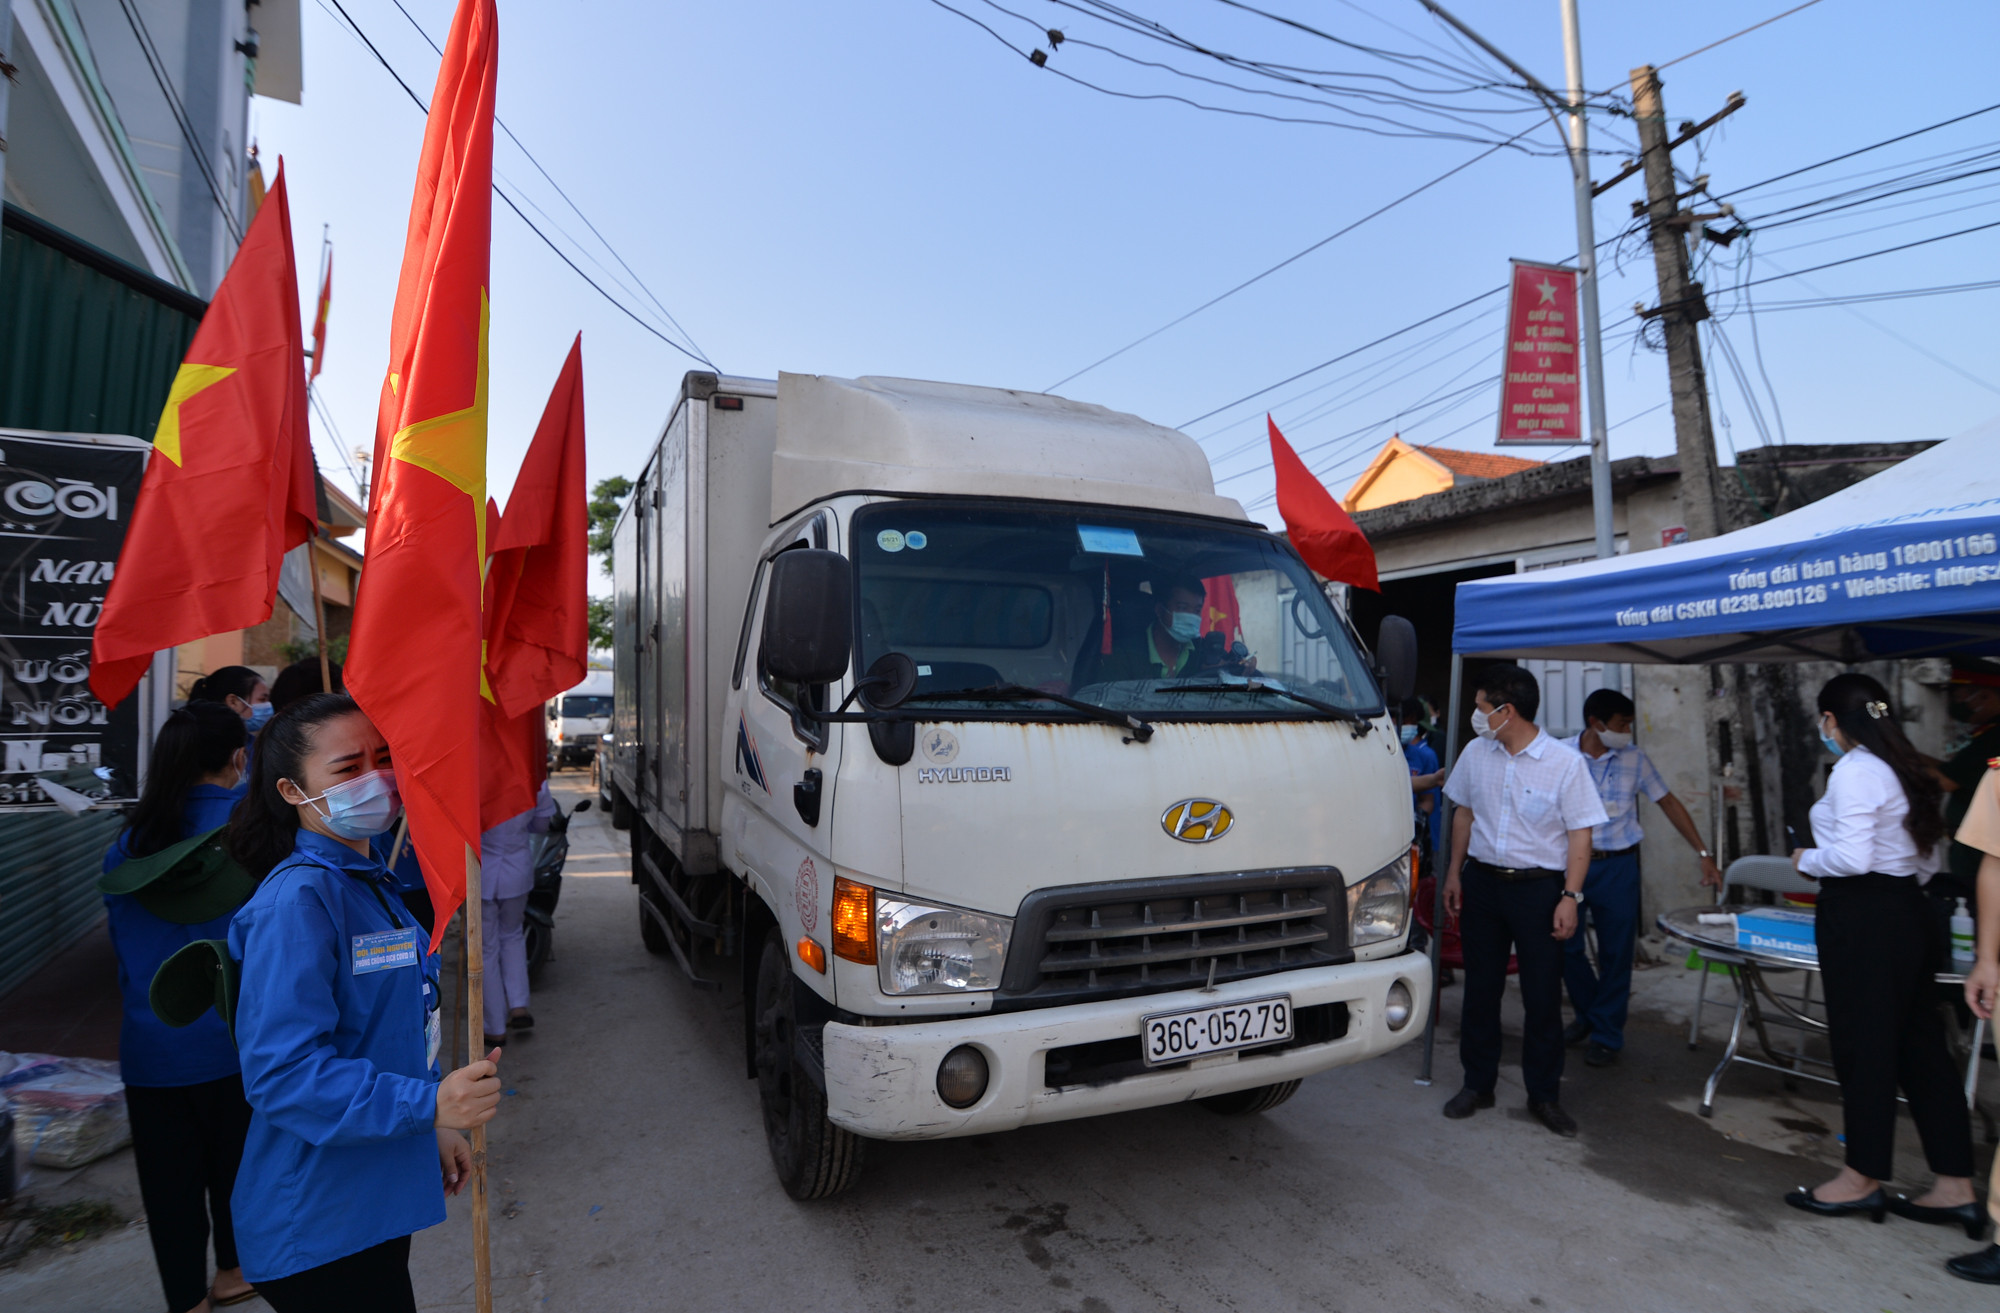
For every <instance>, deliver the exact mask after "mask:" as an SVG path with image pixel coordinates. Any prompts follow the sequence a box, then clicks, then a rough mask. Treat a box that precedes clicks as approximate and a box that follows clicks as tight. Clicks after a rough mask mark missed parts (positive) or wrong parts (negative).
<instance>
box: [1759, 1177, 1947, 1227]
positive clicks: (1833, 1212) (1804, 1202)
mask: <svg viewBox="0 0 2000 1313" xmlns="http://www.w3.org/2000/svg"><path fill="white" fill-rule="evenodd" d="M1785 1202H1786V1203H1788V1204H1790V1205H1791V1206H1792V1207H1794V1208H1796V1209H1799V1210H1800V1211H1801V1212H1807V1213H1813V1214H1815V1215H1817V1216H1820V1217H1846V1216H1847V1215H1848V1214H1849V1213H1866V1214H1868V1220H1869V1221H1871V1222H1880V1221H1881V1220H1882V1219H1883V1218H1885V1217H1887V1216H1888V1215H1889V1201H1888V1199H1887V1198H1886V1197H1885V1196H1884V1195H1883V1193H1882V1187H1881V1186H1879V1185H1878V1186H1876V1187H1875V1188H1874V1189H1873V1190H1870V1191H1869V1192H1868V1193H1867V1194H1865V1195H1862V1196H1861V1197H1860V1198H1859V1199H1850V1200H1848V1201H1847V1202H1845V1203H1838V1204H1830V1203H1828V1202H1826V1200H1824V1199H1821V1198H1819V1197H1817V1196H1816V1195H1814V1194H1813V1192H1812V1191H1810V1190H1794V1191H1792V1192H1791V1193H1790V1194H1788V1195H1786V1196H1785ZM1938 1211H1940V1212H1942V1211H1944V1210H1943V1209H1940V1210H1938Z"/></svg>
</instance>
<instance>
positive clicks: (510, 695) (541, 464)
mask: <svg viewBox="0 0 2000 1313" xmlns="http://www.w3.org/2000/svg"><path fill="white" fill-rule="evenodd" d="M583 441H584V437H583V335H582V334H578V335H577V339H576V341H575V342H574V343H572V344H571V346H570V349H569V356H568V358H567V359H566V360H564V361H563V367H562V372H561V373H560V374H558V375H557V377H556V385H555V388H554V390H552V391H551V392H550V393H549V402H548V405H547V406H546V407H545V408H544V409H543V411H542V422H541V423H540V424H539V425H537V426H536V428H535V438H534V441H533V442H531V443H530V444H529V445H528V454H527V456H526V458H525V459H523V460H522V462H521V472H520V474H519V475H517V476H516V477H515V479H514V491H513V492H512V493H510V494H509V495H508V497H507V513H506V514H505V515H504V516H499V517H498V519H499V525H498V527H497V528H495V529H494V530H492V539H491V541H492V544H493V555H492V558H491V560H490V561H489V563H488V565H487V570H486V673H487V681H488V683H489V684H490V686H491V687H492V690H493V705H491V706H489V707H488V708H487V710H488V712H489V715H488V717H487V728H488V734H489V737H488V739H487V743H488V749H487V750H488V754H489V756H488V759H487V760H486V761H485V762H484V763H483V766H484V770H485V779H484V783H485V795H484V798H483V800H482V810H483V813H484V816H483V822H482V823H483V824H484V825H485V826H486V827H487V828H489V829H490V828H492V827H493V826H495V825H497V824H499V823H500V822H501V821H504V820H506V819H507V818H508V817H510V816H518V815H519V814H521V813H522V812H524V811H526V810H527V809H528V808H530V807H532V806H534V805H535V792H536V790H537V789H538V788H540V786H541V782H542V779H543V777H544V775H545V774H546V766H547V761H548V756H547V743H546V734H547V731H546V730H545V729H544V728H543V726H542V704H543V703H544V702H546V701H548V700H549V699H550V698H552V697H555V696H557V695H558V694H560V693H562V692H563V691H564V690H565V689H570V688H574V687H576V685H577V684H578V683H580V682H581V681H582V679H583V676H584V671H585V670H586V669H587V666H588V657H589V647H590V636H589V623H588V614H587V612H588V607H589V602H590V599H589V593H588V583H587V580H588V577H589V557H590V544H589V533H590V507H589V500H590V499H589V493H588V491H587V490H586V488H585V484H584V468H583ZM488 504H489V505H490V504H491V503H490V502H489V503H488Z"/></svg>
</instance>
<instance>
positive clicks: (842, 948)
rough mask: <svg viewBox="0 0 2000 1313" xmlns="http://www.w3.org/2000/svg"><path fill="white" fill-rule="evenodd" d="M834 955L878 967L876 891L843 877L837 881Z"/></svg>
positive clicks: (835, 881) (838, 877) (834, 904)
mask: <svg viewBox="0 0 2000 1313" xmlns="http://www.w3.org/2000/svg"><path fill="white" fill-rule="evenodd" d="M833 955H834V956H835V957H840V958H846V959H847V960H848V961H849V962H859V963H860V964H861V965H862V966H874V965H875V891H874V890H873V889H870V888H869V887H868V886H867V885H865V884H856V883H855V882H854V881H852V880H848V879H843V878H842V877H840V876H835V877H834V880H833Z"/></svg>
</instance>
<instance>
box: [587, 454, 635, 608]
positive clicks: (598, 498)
mask: <svg viewBox="0 0 2000 1313" xmlns="http://www.w3.org/2000/svg"><path fill="white" fill-rule="evenodd" d="M631 495H632V480H630V479H627V478H624V477H623V476H621V475H616V474H614V475H612V476H611V477H610V478H608V479H601V480H599V481H598V484H597V486H596V487H595V488H592V489H591V490H590V552H591V555H593V556H601V557H603V558H604V573H606V574H610V573H611V529H612V526H613V525H615V524H617V523H618V512H619V510H620V509H621V508H622V504H623V502H624V500H625V498H627V497H629V496H631ZM593 605H594V604H593ZM594 619H595V614H594V613H593V621H594ZM605 623H606V624H607V625H609V623H610V619H609V617H608V615H607V617H606V621H605ZM592 632H593V633H594V632H595V630H593V631H592ZM608 632H609V631H608V630H607V633H608ZM605 645H606V646H607V647H608V646H610V641H609V639H608V638H607V639H606V643H605Z"/></svg>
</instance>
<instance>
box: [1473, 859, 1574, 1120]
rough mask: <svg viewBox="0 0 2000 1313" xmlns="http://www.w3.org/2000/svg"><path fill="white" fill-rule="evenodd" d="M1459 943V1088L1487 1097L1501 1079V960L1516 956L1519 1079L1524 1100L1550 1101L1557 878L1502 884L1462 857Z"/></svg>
mask: <svg viewBox="0 0 2000 1313" xmlns="http://www.w3.org/2000/svg"><path fill="white" fill-rule="evenodd" d="M1459 887H1460V892H1461V894H1462V899H1463V902H1462V908H1461V910H1460V912H1459V915H1458V935H1459V940H1460V942H1461V943H1463V944H1464V946H1465V1000H1464V1012H1463V1014H1462V1016H1461V1018H1460V1027H1459V1037H1458V1056H1459V1061H1460V1062H1461V1063H1463V1064H1464V1066H1465V1088H1466V1089H1468V1090H1474V1091H1476V1092H1478V1093H1480V1094H1491V1093H1492V1092H1493V1086H1494V1083H1495V1082H1496V1081H1498V1080H1499V1079H1500V997H1501V995H1502V994H1504V993H1505V992H1506V990H1507V955H1508V953H1509V952H1510V951H1511V952H1512V953H1513V954H1514V956H1515V957H1516V958H1517V959H1519V962H1520V972H1521V977H1520V978H1521V1003H1522V1007H1523V1008H1524V1010H1525V1012H1526V1016H1525V1017H1524V1019H1523V1022H1522V1029H1521V1077H1522V1080H1523V1082H1524V1083H1525V1084H1526V1085H1527V1087H1528V1098H1529V1099H1530V1100H1532V1101H1534V1102H1536V1103H1554V1102H1556V1101H1557V1099H1558V1097H1559V1096H1560V1094H1561V1090H1562V1074H1563V1040H1562V1028H1563V1022H1562V989H1563V945H1562V941H1561V940H1559V939H1557V938H1555V936H1554V934H1553V933H1552V932H1553V931H1554V928H1555V916H1556V902H1557V900H1558V899H1560V898H1561V897H1562V888H1563V882H1562V877H1561V876H1557V875H1546V876H1541V877H1539V878H1537V879H1532V880H1503V879H1501V878H1500V877H1499V876H1498V875H1495V874H1494V873H1493V872H1492V871H1490V870H1488V869H1487V867H1486V865H1485V863H1483V862H1480V861H1478V860H1477V859H1469V860H1467V862H1466V863H1465V869H1464V870H1463V871H1462V872H1461V873H1460V876H1459Z"/></svg>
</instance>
